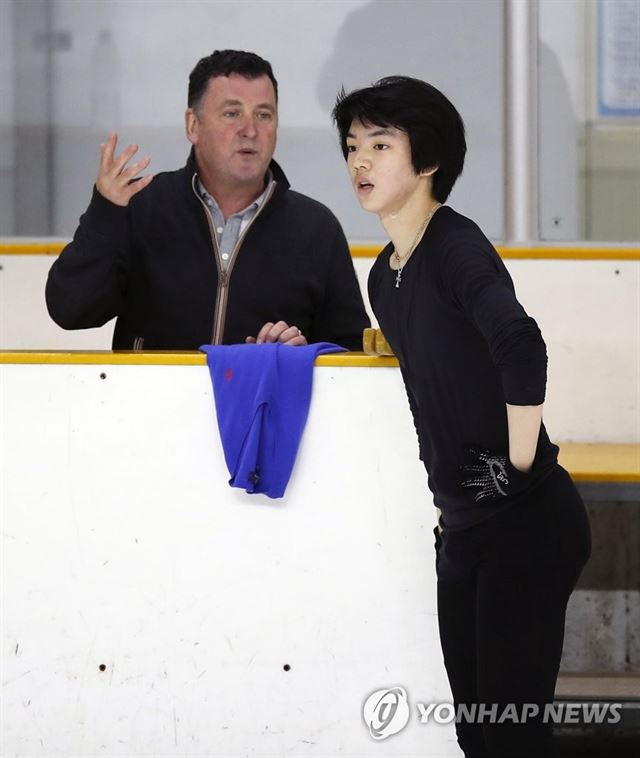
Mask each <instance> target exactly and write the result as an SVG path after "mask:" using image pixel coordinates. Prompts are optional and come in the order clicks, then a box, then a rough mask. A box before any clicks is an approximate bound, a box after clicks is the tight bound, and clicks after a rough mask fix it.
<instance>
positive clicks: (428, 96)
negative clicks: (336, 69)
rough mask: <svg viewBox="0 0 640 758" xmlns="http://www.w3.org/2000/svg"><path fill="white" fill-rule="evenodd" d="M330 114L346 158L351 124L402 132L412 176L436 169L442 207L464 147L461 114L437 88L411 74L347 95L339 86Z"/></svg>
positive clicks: (458, 170) (435, 192) (435, 181)
mask: <svg viewBox="0 0 640 758" xmlns="http://www.w3.org/2000/svg"><path fill="white" fill-rule="evenodd" d="M332 116H333V120H334V122H335V124H336V126H337V127H338V132H339V133H340V146H341V148H342V153H343V155H344V157H345V159H346V158H347V154H348V152H347V134H348V133H349V130H350V128H351V124H352V122H353V121H360V122H361V123H362V124H364V125H365V126H369V125H371V126H380V127H395V128H396V129H400V130H401V131H403V132H405V133H406V134H407V136H408V137H409V143H410V145H411V162H412V164H413V168H414V170H415V172H416V174H418V173H420V171H423V170H425V169H429V168H433V167H434V166H437V167H438V170H437V171H436V172H435V174H434V175H433V196H434V198H435V199H436V200H437V201H438V202H440V203H444V202H445V201H446V199H447V198H448V197H449V193H450V192H451V189H452V188H453V185H454V184H455V182H456V179H457V178H458V177H459V176H460V174H461V173H462V167H463V165H464V156H465V153H466V152H467V143H466V141H465V137H464V123H463V121H462V118H461V116H460V114H459V113H458V111H457V110H456V109H455V107H454V106H453V104H452V103H451V102H450V101H449V100H448V99H447V98H446V97H445V96H444V95H443V94H442V92H440V90H437V89H436V88H435V87H433V86H432V85H431V84H427V83H426V82H423V81H421V80H420V79H413V78H412V77H409V76H387V77H385V78H384V79H380V80H378V81H377V82H375V83H374V84H373V85H372V86H371V87H365V88H363V89H358V90H354V91H353V92H351V93H350V94H347V93H346V92H345V91H344V88H343V89H342V91H341V92H340V94H339V95H338V98H337V100H336V105H335V108H334V109H333V113H332Z"/></svg>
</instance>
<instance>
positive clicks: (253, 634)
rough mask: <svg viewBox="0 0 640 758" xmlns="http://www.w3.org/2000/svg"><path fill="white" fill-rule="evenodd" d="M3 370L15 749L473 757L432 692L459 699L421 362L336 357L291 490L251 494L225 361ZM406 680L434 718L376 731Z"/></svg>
mask: <svg viewBox="0 0 640 758" xmlns="http://www.w3.org/2000/svg"><path fill="white" fill-rule="evenodd" d="M103 372H104V373H105V374H106V378H105V379H101V378H100V374H101V373H103ZM0 378H1V380H2V381H1V386H2V435H1V443H2V445H1V450H0V461H1V462H2V463H1V466H2V476H3V483H2V510H1V518H2V523H1V525H0V531H1V535H2V575H1V587H0V591H1V597H2V618H1V630H2V644H3V647H2V705H1V707H2V714H1V715H2V729H1V742H0V754H1V755H3V756H7V758H8V757H9V756H16V757H17V756H47V758H52V757H54V756H55V757H58V756H60V757H61V758H62V757H63V756H64V757H65V758H72V757H76V756H77V757H78V758H80V756H82V758H89V757H93V756H152V755H153V756H163V757H165V758H166V757H168V756H189V758H195V757H196V756H210V757H211V758H213V757H214V756H216V757H217V756H219V757H220V758H222V757H223V756H224V757H225V758H233V757H234V756H238V757H239V756H259V757H261V758H267V756H268V757H271V756H274V757H275V756H287V757H294V756H295V757H297V756H311V757H313V756H317V757H320V756H322V757H323V758H326V757H328V756H332V757H333V756H346V757H348V758H349V757H350V758H368V757H369V756H371V757H372V758H373V757H374V756H375V757H377V756H399V755H402V756H403V757H406V758H410V757H413V756H415V758H418V757H420V758H422V757H424V758H427V757H429V756H430V757H432V758H446V757H447V756H459V755H460V752H459V750H458V748H457V746H456V744H455V736H454V733H453V728H452V726H443V725H437V724H429V725H421V724H419V723H418V717H417V711H416V708H415V703H416V702H440V701H448V700H450V692H449V688H448V684H447V681H446V675H445V672H444V668H443V664H442V658H441V653H440V647H439V643H438V635H437V619H436V600H435V571H434V565H433V563H434V553H433V536H432V528H433V525H434V523H435V511H434V509H433V507H432V501H431V499H430V496H429V495H428V493H427V489H426V481H425V474H424V471H423V469H422V467H421V464H420V463H419V462H418V461H417V459H416V455H417V451H416V444H415V432H414V430H413V427H412V424H411V420H410V417H409V414H408V411H407V407H406V399H405V395H404V390H403V388H402V384H401V379H400V376H399V372H398V371H397V369H393V368H342V367H341V368H331V367H318V368H316V369H315V374H314V394H313V399H312V405H311V409H310V414H309V420H308V424H307V428H306V431H305V434H304V438H303V441H302V446H301V449H300V453H299V457H298V460H297V463H296V466H295V470H294V475H293V477H292V480H291V482H290V484H289V488H288V490H287V494H286V496H285V498H284V499H282V500H279V501H271V500H268V499H267V498H265V497H263V496H249V495H247V494H245V493H243V492H240V491H238V490H232V489H231V488H230V487H229V486H228V484H227V480H228V473H227V471H226V468H225V467H224V463H223V459H222V450H221V444H220V441H219V437H218V432H217V427H216V424H215V418H214V407H213V399H212V391H211V386H210V379H209V374H208V371H207V369H206V367H204V366H140V365H128V366H125V365H106V366H100V365H0ZM101 664H102V665H104V666H105V667H106V668H105V670H104V671H101V670H100V665H101ZM285 664H288V665H289V666H290V667H291V669H290V670H289V671H288V672H286V671H284V669H283V666H284V665H285ZM391 685H400V686H403V687H405V688H406V689H407V690H408V693H409V697H410V701H411V704H412V714H411V719H410V722H409V725H408V726H407V728H406V729H405V730H404V731H403V732H401V733H400V734H397V735H394V736H393V737H391V738H389V739H388V740H386V741H383V742H374V740H372V739H371V737H370V736H369V733H368V730H367V729H366V727H365V725H364V723H363V720H362V716H361V706H362V702H363V700H364V698H365V697H366V696H367V695H368V694H369V693H370V692H371V691H372V690H374V689H378V688H381V687H384V686H391Z"/></svg>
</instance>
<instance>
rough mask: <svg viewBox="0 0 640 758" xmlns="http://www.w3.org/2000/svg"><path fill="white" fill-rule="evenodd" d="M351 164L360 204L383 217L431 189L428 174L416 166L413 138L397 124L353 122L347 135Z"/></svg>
mask: <svg viewBox="0 0 640 758" xmlns="http://www.w3.org/2000/svg"><path fill="white" fill-rule="evenodd" d="M347 166H348V168H349V176H350V178H351V182H352V184H353V188H354V190H355V193H356V196H357V198H358V200H359V201H360V205H361V206H362V207H363V208H364V209H365V210H366V211H371V212H372V213H377V214H378V215H379V216H381V217H383V218H384V217H385V216H387V215H389V214H394V213H397V212H398V211H400V209H401V208H403V207H404V206H405V205H406V204H407V202H409V201H410V199H412V198H413V197H414V196H415V195H416V194H422V193H424V192H426V191H428V187H429V184H428V183H426V182H425V179H426V178H427V177H426V176H425V175H424V174H416V172H415V169H414V168H413V164H412V162H411V145H410V143H409V137H408V136H407V134H406V133H405V132H403V131H401V130H400V129H396V128H395V127H389V126H386V127H381V126H375V125H372V124H363V123H362V122H360V121H353V122H352V124H351V127H350V129H349V133H348V134H347Z"/></svg>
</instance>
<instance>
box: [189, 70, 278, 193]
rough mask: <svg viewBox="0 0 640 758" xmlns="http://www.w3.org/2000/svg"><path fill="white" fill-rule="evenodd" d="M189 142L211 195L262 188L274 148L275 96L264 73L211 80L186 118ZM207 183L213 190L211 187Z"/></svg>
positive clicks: (232, 75)
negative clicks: (250, 77)
mask: <svg viewBox="0 0 640 758" xmlns="http://www.w3.org/2000/svg"><path fill="white" fill-rule="evenodd" d="M185 120H186V130H187V137H188V139H189V141H190V142H191V143H192V144H193V145H194V146H195V153H196V161H197V164H198V169H199V171H200V172H201V174H202V176H201V178H202V179H203V181H204V183H205V186H206V188H207V189H209V191H211V192H215V191H216V190H217V191H225V190H234V189H239V188H247V189H253V187H254V185H255V187H256V189H260V188H261V186H262V182H263V179H264V175H265V173H266V171H267V167H268V166H269V162H270V161H271V158H272V156H273V151H274V150H275V147H276V129H277V124H278V116H277V110H276V94H275V91H274V88H273V84H272V83H271V80H270V79H269V77H268V76H266V74H265V75H264V76H260V77H258V78H257V79H245V78H244V76H240V75H239V74H231V76H216V77H215V78H213V79H209V83H208V85H207V89H206V90H205V93H204V95H203V96H202V99H201V100H200V104H199V106H198V107H197V108H196V109H195V110H194V109H191V108H189V109H188V110H187V112H186V116H185ZM207 182H209V183H210V184H212V185H213V186H211V187H208V186H207Z"/></svg>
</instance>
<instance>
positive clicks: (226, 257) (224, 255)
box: [222, 253, 229, 261]
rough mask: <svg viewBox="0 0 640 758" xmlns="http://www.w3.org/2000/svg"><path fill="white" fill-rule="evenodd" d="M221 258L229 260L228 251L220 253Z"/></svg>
mask: <svg viewBox="0 0 640 758" xmlns="http://www.w3.org/2000/svg"><path fill="white" fill-rule="evenodd" d="M222 260H223V261H228V260H229V253H222Z"/></svg>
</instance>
